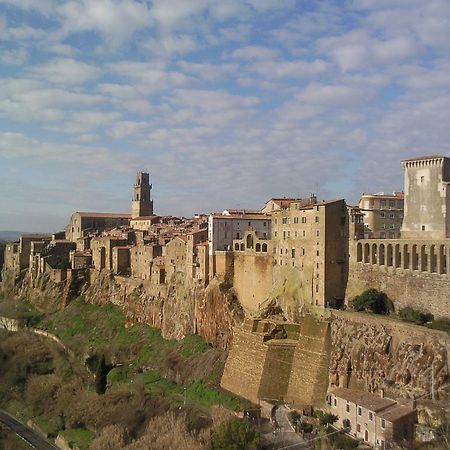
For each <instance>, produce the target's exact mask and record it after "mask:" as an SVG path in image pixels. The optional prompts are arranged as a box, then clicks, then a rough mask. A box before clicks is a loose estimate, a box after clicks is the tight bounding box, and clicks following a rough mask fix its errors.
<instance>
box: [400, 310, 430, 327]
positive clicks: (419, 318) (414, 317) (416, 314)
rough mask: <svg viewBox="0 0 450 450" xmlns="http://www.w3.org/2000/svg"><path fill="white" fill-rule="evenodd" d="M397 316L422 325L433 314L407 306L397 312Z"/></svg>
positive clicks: (428, 320)
mask: <svg viewBox="0 0 450 450" xmlns="http://www.w3.org/2000/svg"><path fill="white" fill-rule="evenodd" d="M398 314H399V316H400V317H401V318H402V319H403V320H406V321H407V322H413V323H415V324H417V325H424V324H425V323H427V322H431V321H432V320H433V318H434V317H433V314H429V313H424V312H422V311H419V310H418V309H413V308H410V307H409V306H407V307H406V308H403V309H401V310H400V311H399V312H398Z"/></svg>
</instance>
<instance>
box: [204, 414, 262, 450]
mask: <svg viewBox="0 0 450 450" xmlns="http://www.w3.org/2000/svg"><path fill="white" fill-rule="evenodd" d="M211 448H212V449H217V450H229V449H236V450H238V449H242V450H244V449H246V450H256V449H257V448H259V435H258V433H256V432H255V431H254V430H253V429H252V428H251V426H250V422H249V420H239V419H233V420H230V421H229V422H227V423H223V424H222V425H221V426H220V427H219V430H218V431H217V432H216V433H214V434H213V435H212V436H211Z"/></svg>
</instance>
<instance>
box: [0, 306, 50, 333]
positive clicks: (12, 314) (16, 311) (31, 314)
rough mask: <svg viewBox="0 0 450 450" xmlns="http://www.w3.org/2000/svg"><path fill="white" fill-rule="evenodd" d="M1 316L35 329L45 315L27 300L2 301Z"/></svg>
mask: <svg viewBox="0 0 450 450" xmlns="http://www.w3.org/2000/svg"><path fill="white" fill-rule="evenodd" d="M0 316H3V317H8V318H10V319H16V320H19V321H21V322H23V324H24V325H26V326H29V327H33V326H36V324H38V323H39V321H40V320H41V319H42V317H43V314H42V313H40V312H39V311H38V310H37V309H35V308H34V307H33V306H32V305H31V304H30V303H29V302H28V300H26V299H20V300H6V299H2V300H1V301H0Z"/></svg>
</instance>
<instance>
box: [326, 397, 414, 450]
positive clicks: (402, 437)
mask: <svg viewBox="0 0 450 450" xmlns="http://www.w3.org/2000/svg"><path fill="white" fill-rule="evenodd" d="M327 402H328V405H329V409H330V412H331V413H332V414H334V415H336V416H338V418H339V419H338V421H337V422H336V423H335V426H336V427H337V428H340V429H345V430H346V432H347V433H348V434H350V435H351V436H354V437H355V438H357V439H360V440H362V441H364V442H365V443H366V444H369V445H370V446H372V447H375V448H377V449H381V450H387V449H390V448H392V446H393V444H394V443H397V444H403V443H406V442H411V441H413V439H414V430H415V423H416V421H417V413H416V410H415V407H414V404H413V403H412V402H408V401H405V402H403V403H399V402H398V401H395V400H391V399H388V398H382V397H379V396H377V395H374V394H370V393H368V392H364V391H357V390H354V389H347V388H335V389H334V390H333V391H331V393H330V394H329V395H328V397H327Z"/></svg>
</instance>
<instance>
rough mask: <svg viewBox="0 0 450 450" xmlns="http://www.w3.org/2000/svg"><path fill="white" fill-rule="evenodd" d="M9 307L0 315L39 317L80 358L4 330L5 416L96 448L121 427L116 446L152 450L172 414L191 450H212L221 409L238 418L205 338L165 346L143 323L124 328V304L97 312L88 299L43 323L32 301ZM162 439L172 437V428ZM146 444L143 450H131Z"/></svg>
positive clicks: (1, 395)
mask: <svg viewBox="0 0 450 450" xmlns="http://www.w3.org/2000/svg"><path fill="white" fill-rule="evenodd" d="M7 303H8V302H6V301H4V300H0V308H1V307H3V308H4V310H7V309H8V308H9V310H11V308H12V307H13V308H12V309H13V310H18V311H22V312H21V314H23V313H27V314H30V315H31V316H32V317H37V319H36V321H35V323H37V322H39V323H38V327H39V328H41V329H45V330H47V331H49V332H51V333H54V334H55V335H57V336H58V337H59V338H60V339H61V340H62V341H63V342H64V344H65V345H66V346H67V347H69V348H70V349H71V350H72V351H73V353H74V355H75V356H72V354H71V353H68V352H66V351H64V350H63V349H62V348H61V346H60V345H58V344H56V343H55V342H53V341H52V340H50V339H46V338H42V337H38V336H36V335H33V334H31V333H29V332H27V331H26V330H24V331H19V332H17V333H9V332H6V331H4V330H0V365H1V367H2V371H0V408H3V409H6V410H8V411H10V412H11V413H12V414H14V415H16V416H17V417H18V418H19V419H21V420H23V421H26V420H28V419H30V418H31V419H33V421H34V422H35V423H36V425H37V426H38V427H39V428H40V429H42V431H43V432H44V433H46V434H48V435H49V436H50V437H52V438H54V437H55V436H57V435H58V434H63V435H64V436H65V437H66V438H67V439H68V440H69V441H70V442H74V443H76V444H77V445H78V446H79V448H88V446H89V443H90V442H91V441H92V442H94V441H97V438H98V439H99V441H98V442H101V439H100V438H101V436H104V440H105V441H107V439H108V436H109V435H108V433H105V434H104V435H103V434H102V430H103V429H107V428H108V427H110V426H112V424H120V427H119V428H120V429H118V430H116V431H117V433H118V434H117V436H116V437H117V439H118V441H120V442H123V445H124V446H126V445H128V444H129V445H130V448H133V449H134V448H147V447H145V445H147V444H144V442H145V443H146V442H147V440H149V439H150V438H149V436H153V435H154V431H153V430H150V429H149V428H147V425H149V424H150V422H152V421H153V420H156V418H158V417H163V416H164V417H165V416H166V415H167V414H171V413H172V412H173V411H174V412H175V413H176V414H183V417H184V418H183V419H182V421H181V422H180V421H179V419H178V418H177V419H176V422H177V423H179V429H180V433H181V436H183V439H184V440H187V441H189V442H191V441H192V446H191V447H192V448H193V449H194V448H195V449H197V448H205V449H206V448H209V447H210V439H211V438H210V436H211V433H213V432H215V431H217V428H216V427H215V426H214V427H215V428H211V429H210V427H212V424H213V423H215V419H214V418H212V417H211V411H213V410H214V408H215V406H214V405H219V406H221V407H222V409H223V408H227V411H228V412H229V413H230V414H231V412H230V410H237V409H239V408H240V407H241V403H240V401H239V400H238V399H236V398H235V397H233V396H232V395H231V394H229V393H226V392H224V391H222V390H221V389H220V388H219V387H218V381H219V380H220V376H221V372H222V370H223V364H224V361H225V356H224V353H223V352H222V351H220V350H218V349H214V348H211V347H210V346H209V345H208V344H207V343H206V342H205V341H204V340H203V339H202V338H201V337H199V336H194V335H192V336H186V337H185V338H184V339H182V340H181V341H179V342H177V341H175V340H166V339H164V338H163V337H162V335H161V331H160V330H159V329H155V328H151V327H149V326H147V325H145V324H134V325H130V326H126V324H125V320H124V317H123V315H122V313H121V312H120V311H119V309H118V308H117V307H116V306H114V305H112V304H106V305H103V306H96V305H92V304H89V303H87V302H85V301H84V299H83V298H82V297H80V298H77V299H76V300H74V301H73V302H72V303H70V304H69V305H68V306H67V307H66V308H64V309H63V310H59V311H57V312H54V313H47V314H45V315H42V314H40V313H38V312H37V311H35V310H33V309H32V308H31V307H30V305H28V304H27V303H26V302H24V301H23V302H20V303H19V304H18V305H20V306H19V307H16V305H15V304H12V303H9V304H7ZM22 316H23V315H22ZM3 367H4V368H5V370H3ZM99 394H101V395H99ZM170 417H172V416H170ZM170 420H175V419H170ZM228 420H229V417H228V418H227V420H226V421H228ZM158 423H160V422H158ZM161 424H162V422H161ZM161 427H162V425H161ZM204 428H205V430H203V429H204ZM92 429H95V430H98V433H97V437H95V434H94V433H93V432H92V431H89V430H92ZM202 430H203V431H202ZM197 433H199V434H198V436H197ZM164 436H165V437H164V439H166V440H169V439H171V438H172V439H173V436H172V434H171V430H170V427H169V429H168V430H167V433H166V434H165V435H164ZM94 437H95V439H94ZM102 439H103V438H102ZM146 439H147V440H146ZM161 439H163V438H162V437H161ZM93 440H94V441H93ZM141 441H142V442H143V447H133V445H134V444H133V443H134V442H141ZM149 442H150V441H149ZM93 445H94V444H93ZM99 445H100V444H99ZM93 448H95V446H94V447H93ZM98 448H100V449H101V448H102V447H101V446H100V447H98ZM117 448H121V447H117Z"/></svg>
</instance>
